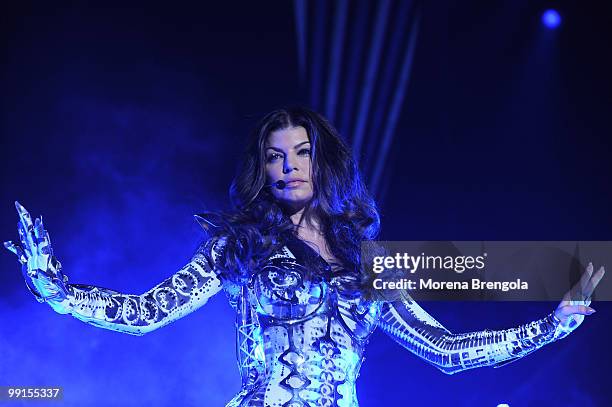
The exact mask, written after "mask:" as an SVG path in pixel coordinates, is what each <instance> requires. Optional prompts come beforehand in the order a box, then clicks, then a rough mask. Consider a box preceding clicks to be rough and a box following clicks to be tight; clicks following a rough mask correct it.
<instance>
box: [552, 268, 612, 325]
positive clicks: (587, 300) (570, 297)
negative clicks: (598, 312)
mask: <svg viewBox="0 0 612 407" xmlns="http://www.w3.org/2000/svg"><path fill="white" fill-rule="evenodd" d="M605 272H606V271H605V269H604V267H603V266H601V267H600V268H599V270H597V272H596V273H594V274H593V263H589V265H588V266H587V267H586V270H585V271H584V273H583V274H582V277H580V281H578V282H577V283H576V284H575V285H574V286H573V287H572V288H571V289H570V290H569V291H568V292H567V293H566V294H565V295H564V296H563V300H562V301H561V302H560V303H559V306H558V307H557V309H556V310H555V316H556V317H557V318H559V320H560V321H561V325H563V326H564V327H567V326H569V325H570V323H571V321H572V319H574V320H575V321H576V323H577V325H579V324H580V323H582V320H583V319H584V315H591V314H592V313H594V312H595V310H594V309H593V308H591V307H589V305H590V304H591V295H593V291H595V288H596V287H597V285H598V284H599V282H600V281H601V278H602V277H603V276H604V274H605Z"/></svg>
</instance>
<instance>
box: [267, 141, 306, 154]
mask: <svg viewBox="0 0 612 407" xmlns="http://www.w3.org/2000/svg"><path fill="white" fill-rule="evenodd" d="M302 144H310V141H308V140H306V141H302V142H301V143H298V144H296V145H294V146H293V149H296V148H298V147H299V146H301V145H302ZM268 149H272V150H275V151H278V152H281V153H282V152H283V150H282V149H281V148H278V147H272V146H270V147H266V150H268Z"/></svg>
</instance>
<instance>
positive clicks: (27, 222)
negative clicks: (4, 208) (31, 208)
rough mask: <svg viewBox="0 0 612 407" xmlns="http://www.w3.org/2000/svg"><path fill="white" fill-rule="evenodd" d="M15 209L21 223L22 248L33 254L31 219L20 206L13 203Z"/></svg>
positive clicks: (17, 203)
mask: <svg viewBox="0 0 612 407" xmlns="http://www.w3.org/2000/svg"><path fill="white" fill-rule="evenodd" d="M15 208H17V213H18V214H19V222H20V223H21V229H22V230H23V231H22V234H23V238H24V240H22V243H23V244H24V248H25V249H26V251H28V248H29V249H30V250H29V252H30V253H31V254H32V253H33V252H34V238H33V236H32V229H34V226H33V225H32V217H31V216H30V213H29V212H28V211H27V210H26V208H24V207H23V206H21V204H20V203H19V202H17V201H15Z"/></svg>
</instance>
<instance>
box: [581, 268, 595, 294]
mask: <svg viewBox="0 0 612 407" xmlns="http://www.w3.org/2000/svg"><path fill="white" fill-rule="evenodd" d="M591 276H593V262H589V264H588V265H587V266H586V269H585V270H584V273H582V276H580V287H581V289H582V291H583V292H584V290H585V289H586V287H587V285H588V283H589V281H590V280H591Z"/></svg>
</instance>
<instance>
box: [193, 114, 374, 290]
mask: <svg viewBox="0 0 612 407" xmlns="http://www.w3.org/2000/svg"><path fill="white" fill-rule="evenodd" d="M298 126H302V127H303V128H304V129H306V133H307V134H308V139H309V141H310V144H311V162H312V165H311V168H312V180H313V184H314V185H313V198H312V200H311V201H310V202H309V203H308V204H307V206H306V207H305V209H304V212H303V214H302V218H301V220H300V223H302V222H308V223H310V224H311V225H312V224H314V221H315V220H316V223H318V224H319V227H320V231H321V232H322V233H323V235H324V237H325V239H326V241H327V243H328V246H329V248H330V250H331V252H332V254H333V255H334V256H335V257H336V258H337V259H338V260H339V261H340V263H341V264H342V265H343V267H344V269H346V270H347V271H354V272H358V270H359V266H360V246H361V242H362V241H363V240H372V239H374V238H375V237H376V236H377V235H378V233H379V229H380V216H379V213H378V209H377V207H376V204H375V202H374V200H373V199H372V197H371V196H370V195H369V193H368V191H367V189H366V186H365V184H364V183H363V181H362V179H361V174H360V173H359V169H358V167H357V164H356V162H355V160H354V159H353V157H352V154H351V151H350V149H349V148H348V147H347V145H346V143H345V142H344V141H343V140H342V138H341V137H340V135H339V134H338V132H337V131H336V129H335V128H334V127H333V126H332V125H331V124H330V123H329V122H328V121H327V120H326V119H325V118H324V117H323V116H321V115H320V114H318V113H316V112H314V111H312V110H309V109H306V108H304V107H291V108H283V109H279V110H275V111H273V112H271V113H269V114H267V115H266V116H265V117H263V118H262V119H261V120H260V121H259V123H258V124H257V126H256V127H255V128H254V130H253V132H252V134H251V137H250V141H249V143H248V145H247V148H246V151H245V154H244V155H245V157H244V161H243V164H242V166H241V167H240V168H239V170H238V172H237V174H236V176H235V178H234V180H233V181H232V184H231V186H230V200H231V203H232V211H230V212H227V213H222V214H220V213H206V214H202V215H201V216H202V217H203V218H205V219H207V220H208V221H210V223H213V224H214V225H216V226H217V227H216V228H214V229H212V233H211V234H212V235H223V236H226V237H227V240H226V249H225V255H224V256H223V259H222V261H221V264H219V265H218V268H219V269H220V271H221V274H222V275H224V276H225V277H228V278H231V279H232V280H234V281H242V282H246V281H247V280H248V278H249V277H250V275H251V273H252V271H254V270H256V269H257V266H258V264H259V262H261V261H262V260H265V259H266V258H267V257H268V256H269V255H270V254H271V253H272V252H273V251H274V250H277V249H278V248H280V247H281V246H282V244H283V237H284V236H286V235H287V234H288V233H292V234H296V233H297V228H296V226H295V225H294V224H293V223H292V222H291V219H290V218H289V216H288V214H286V213H284V212H283V210H282V209H281V207H280V206H279V205H278V204H277V202H276V201H275V198H274V196H273V195H272V193H271V192H270V188H267V187H266V174H265V163H266V160H265V143H266V141H267V139H268V136H269V135H270V133H272V132H274V131H277V130H282V129H286V128H291V127H298Z"/></svg>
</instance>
